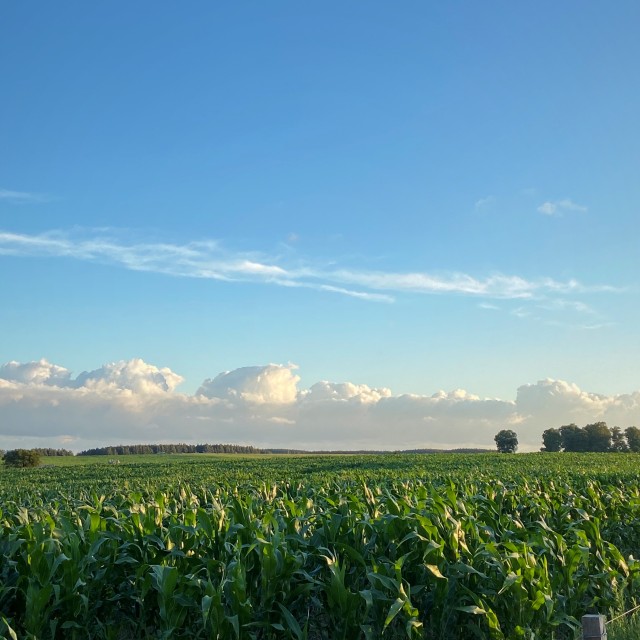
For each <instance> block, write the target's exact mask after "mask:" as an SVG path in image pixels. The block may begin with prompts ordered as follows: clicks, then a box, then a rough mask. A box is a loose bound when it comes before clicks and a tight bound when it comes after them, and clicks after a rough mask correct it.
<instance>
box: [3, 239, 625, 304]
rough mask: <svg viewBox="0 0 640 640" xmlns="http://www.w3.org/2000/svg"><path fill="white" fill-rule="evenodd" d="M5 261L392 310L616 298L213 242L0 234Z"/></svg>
mask: <svg viewBox="0 0 640 640" xmlns="http://www.w3.org/2000/svg"><path fill="white" fill-rule="evenodd" d="M0 255H9V256H23V257H24V256H32V257H51V258H54V257H62V258H73V259H77V260H82V261H87V262H99V263H107V264H115V265H119V266H121V267H124V268H126V269H129V270H131V271H145V272H152V273H160V274H165V275H170V276H175V277H185V278H203V279H212V280H223V281H229V282H259V283H264V284H271V285H275V286H285V287H303V288H312V289H317V290H320V291H327V292H331V293H338V294H341V295H346V296H350V297H354V298H359V299H362V300H368V301H373V302H386V303H388V302H393V296H392V295H390V294H393V293H395V294H400V293H420V294H450V295H466V296H473V297H481V298H491V299H514V300H527V299H545V298H547V297H549V296H554V295H560V294H564V295H566V294H575V293H593V292H605V291H606V292H614V291H617V290H616V289H615V288H614V287H610V286H608V285H596V286H585V285H582V284H581V283H579V282H578V281H577V280H573V279H571V280H567V281H557V280H554V279H552V278H540V279H537V280H527V279H525V278H522V277H520V276H515V275H504V274H493V275H490V276H488V277H485V278H477V277H474V276H471V275H469V274H466V273H451V274H444V275H437V274H430V273H421V272H409V273H400V272H383V271H367V270H353V269H333V270H332V269H319V268H312V267H304V266H298V267H294V268H291V267H287V266H282V265H279V264H276V262H277V260H276V259H270V258H268V257H262V256H259V255H256V254H247V253H244V254H241V253H233V252H230V251H228V250H226V249H224V248H223V247H222V246H221V245H220V244H219V243H217V242H214V241H198V242H190V243H187V244H182V245H179V244H171V243H165V242H158V243H148V242H147V243H133V244H125V243H123V242H120V241H118V240H115V239H113V238H110V237H100V236H98V237H95V238H89V239H86V238H74V237H72V236H70V235H68V234H66V233H63V232H57V231H56V232H47V233H42V234H38V235H28V234H20V233H12V232H2V231H0ZM380 292H385V293H380ZM386 292H389V293H386Z"/></svg>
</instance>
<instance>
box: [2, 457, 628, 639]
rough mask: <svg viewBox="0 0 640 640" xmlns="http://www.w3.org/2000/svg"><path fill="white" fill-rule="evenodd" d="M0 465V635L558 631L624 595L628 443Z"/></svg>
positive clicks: (366, 635) (557, 634) (565, 632)
mask: <svg viewBox="0 0 640 640" xmlns="http://www.w3.org/2000/svg"><path fill="white" fill-rule="evenodd" d="M72 460H73V462H74V464H73V465H69V466H60V467H43V468H38V469H33V470H9V469H2V468H0V636H1V637H5V638H14V639H15V638H29V639H34V640H35V639H38V640H45V639H54V638H55V639H57V638H65V639H66V638H77V639H86V638H105V639H107V638H108V639H114V640H123V639H126V638H132V639H133V638H154V639H156V638H157V639H160V638H194V639H195V638H202V639H204V638H207V639H209V638H220V639H229V640H250V639H256V640H270V639H276V638H278V639H279V638H290V639H295V640H301V639H303V638H306V639H308V640H320V639H331V640H343V639H349V640H352V639H363V640H364V639H366V640H369V639H374V638H383V639H384V638H388V639H390V640H394V639H399V638H408V639H414V638H415V639H418V638H428V639H442V640H444V639H456V640H458V639H461V638H462V639H465V638H490V639H500V638H505V639H512V638H527V639H534V638H535V639H550V638H557V639H564V638H574V636H575V632H576V630H577V629H578V628H579V619H580V617H581V616H582V615H583V614H584V613H585V612H596V611H597V612H599V613H608V612H614V611H620V610H622V609H623V608H624V607H627V606H629V605H633V604H635V603H636V602H637V600H638V598H639V596H640V562H638V560H636V559H635V558H637V557H638V556H639V554H640V485H639V482H638V480H639V476H638V471H637V470H638V468H640V467H639V466H638V463H639V462H640V456H636V455H633V454H627V455H621V456H619V455H615V454H603V455H598V454H575V455H572V454H558V455H554V454H530V455H518V456H499V455H493V454H486V455H485V454H483V455H422V456H420V455H384V456H382V455H380V456H309V457H305V456H300V457H284V456H283V457H261V456H254V457H223V456H204V455H201V456H192V457H190V456H155V457H154V456H148V457H145V458H144V459H137V458H136V457H135V456H131V457H130V459H129V458H122V459H121V464H119V465H107V464H101V463H100V462H98V463H96V462H95V461H94V460H93V459H92V460H87V461H86V462H85V463H79V462H80V461H78V459H72Z"/></svg>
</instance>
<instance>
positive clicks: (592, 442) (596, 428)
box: [584, 422, 611, 451]
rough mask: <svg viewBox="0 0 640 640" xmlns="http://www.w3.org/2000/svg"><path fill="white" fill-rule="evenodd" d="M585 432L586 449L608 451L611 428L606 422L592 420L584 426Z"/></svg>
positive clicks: (609, 448)
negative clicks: (591, 422)
mask: <svg viewBox="0 0 640 640" xmlns="http://www.w3.org/2000/svg"><path fill="white" fill-rule="evenodd" d="M584 432H585V433H586V434H587V451H610V450H611V430H610V429H609V427H607V423H606V422H594V423H593V424H588V425H587V426H586V427H585V428H584Z"/></svg>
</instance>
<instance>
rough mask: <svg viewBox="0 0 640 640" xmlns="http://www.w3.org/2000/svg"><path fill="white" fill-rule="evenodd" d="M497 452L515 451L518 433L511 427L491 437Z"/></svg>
mask: <svg viewBox="0 0 640 640" xmlns="http://www.w3.org/2000/svg"><path fill="white" fill-rule="evenodd" d="M493 439H494V440H495V442H496V447H497V448H498V452H499V453H515V452H516V451H517V450H518V434H517V433H516V432H515V431H512V430H511V429H503V430H502V431H499V432H498V433H496V435H495V437H494V438H493Z"/></svg>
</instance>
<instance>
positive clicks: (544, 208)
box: [538, 198, 587, 216]
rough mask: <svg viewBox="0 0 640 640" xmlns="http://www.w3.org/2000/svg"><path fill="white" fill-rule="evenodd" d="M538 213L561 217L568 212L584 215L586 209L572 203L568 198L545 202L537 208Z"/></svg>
mask: <svg viewBox="0 0 640 640" xmlns="http://www.w3.org/2000/svg"><path fill="white" fill-rule="evenodd" d="M538 211H539V212H540V213H543V214H544V215H547V216H561V215H562V214H563V213H566V212H568V211H575V212H578V213H585V212H586V211H587V207H585V206H583V205H581V204H577V203H575V202H573V200H571V199H570V198H564V199H563V200H547V201H546V202H543V203H542V204H541V205H540V206H539V207H538Z"/></svg>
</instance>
